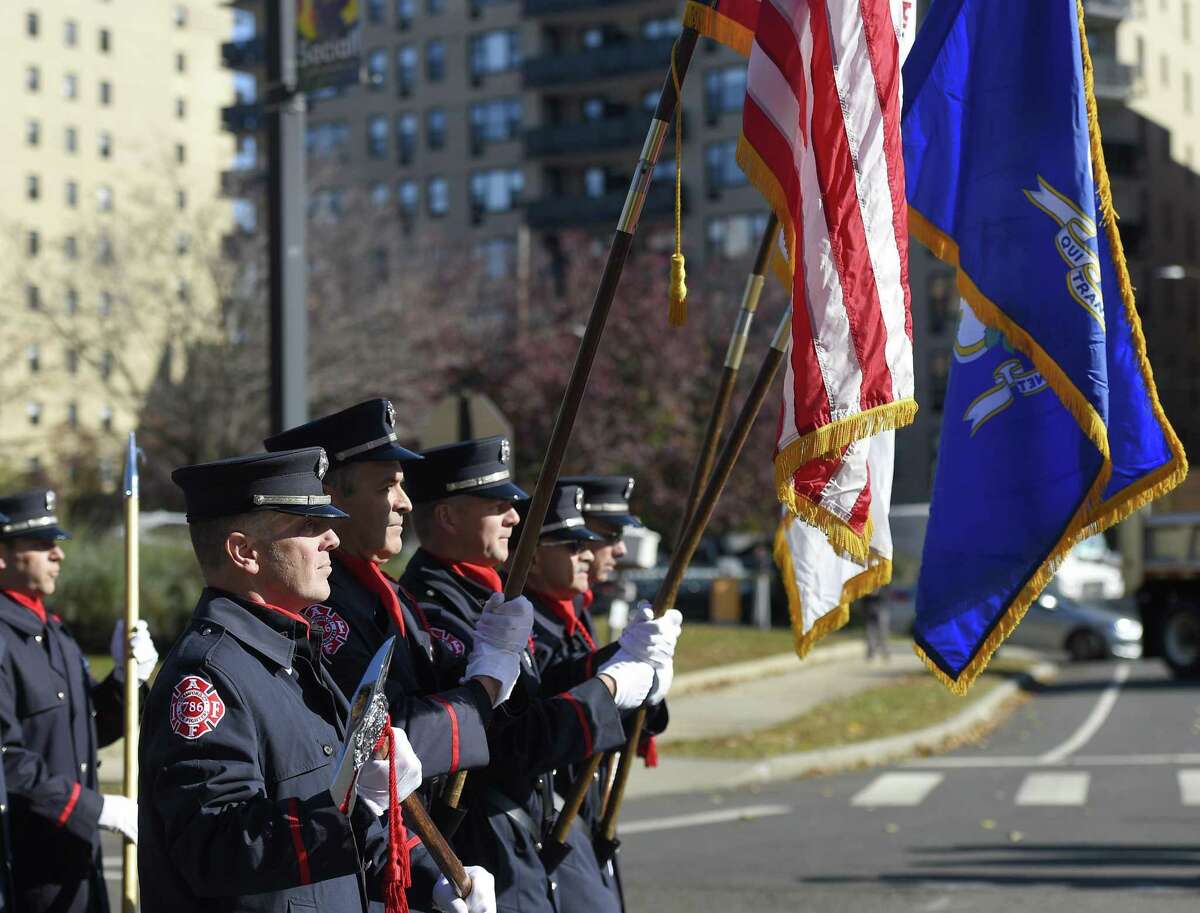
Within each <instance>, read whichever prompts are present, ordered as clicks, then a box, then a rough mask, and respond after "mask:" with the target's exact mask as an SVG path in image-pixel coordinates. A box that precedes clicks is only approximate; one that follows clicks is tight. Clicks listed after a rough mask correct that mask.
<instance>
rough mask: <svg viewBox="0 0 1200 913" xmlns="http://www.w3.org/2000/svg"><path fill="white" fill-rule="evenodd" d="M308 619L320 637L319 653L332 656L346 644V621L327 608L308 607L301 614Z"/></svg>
mask: <svg viewBox="0 0 1200 913" xmlns="http://www.w3.org/2000/svg"><path fill="white" fill-rule="evenodd" d="M301 614H302V615H303V616H304V617H305V618H307V619H308V621H309V624H311V625H312V626H313V627H314V628H316V629H317V633H319V634H320V635H321V652H322V653H324V654H325V655H326V656H333V655H334V654H335V653H337V651H338V650H340V649H342V646H343V645H344V644H345V643H346V638H347V637H349V636H350V625H348V624H346V619H344V618H342V616H341V615H339V614H338V613H337V612H335V611H334V610H333V609H331V608H329V607H328V606H323V605H314V606H309V607H308V608H307V609H305V610H304V611H303V612H302V613H301Z"/></svg>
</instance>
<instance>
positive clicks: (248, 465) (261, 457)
mask: <svg viewBox="0 0 1200 913" xmlns="http://www.w3.org/2000/svg"><path fill="white" fill-rule="evenodd" d="M328 468H329V458H328V457H326V456H325V451H324V450H322V449H321V448H320V447H305V448H304V449H302V450H284V451H281V452H279V453H254V454H251V455H250V456H239V457H231V458H230V459H227V460H217V461H216V462H213V463H197V464H196V465H195V466H184V467H182V468H180V469H176V470H175V471H174V472H173V473H171V480H172V481H173V482H174V483H175V484H176V485H178V486H179V487H180V488H182V489H183V496H184V499H185V500H186V502H187V518H188V522H189V523H197V522H199V521H201V520H212V519H215V518H216V517H232V516H236V515H237V514H247V513H252V512H255V511H262V510H273V511H278V512H279V513H285V514H300V515H302V516H306V517H327V518H329V519H331V520H334V519H337V518H339V517H346V516H349V515H348V514H346V513H343V512H342V511H340V510H338V509H337V508H336V507H334V506H333V505H332V504H331V503H329V502H330V501H331V500H332V499H331V498H330V497H329V495H327V494H325V491H324V489H323V488H322V487H321V479H322V478H324V476H325V471H326V470H327V469H328Z"/></svg>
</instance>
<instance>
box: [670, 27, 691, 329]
mask: <svg viewBox="0 0 1200 913" xmlns="http://www.w3.org/2000/svg"><path fill="white" fill-rule="evenodd" d="M678 46H679V42H678V41H677V42H675V44H673V45H671V82H673V83H674V84H675V253H673V254H671V290H670V292H669V293H668V300H669V301H670V310H669V311H668V312H667V323H668V324H669V325H671V326H673V327H681V326H683V325H684V324H685V323H687V283H686V281H685V280H686V278H687V269H686V267H685V265H684V261H683V94H682V92H683V90H682V87H681V86H680V84H679V69H678V66H677V65H676V62H675V49H676V48H677V47H678Z"/></svg>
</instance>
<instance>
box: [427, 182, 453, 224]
mask: <svg viewBox="0 0 1200 913" xmlns="http://www.w3.org/2000/svg"><path fill="white" fill-rule="evenodd" d="M425 198H426V200H427V201H428V203H429V214H430V215H431V216H444V215H445V214H446V213H447V212H449V211H450V186H449V185H448V184H447V183H446V179H445V178H443V177H434V178H430V179H429V189H428V190H427V191H426V194H425Z"/></svg>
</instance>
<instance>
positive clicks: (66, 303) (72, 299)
mask: <svg viewBox="0 0 1200 913" xmlns="http://www.w3.org/2000/svg"><path fill="white" fill-rule="evenodd" d="M63 309H64V310H65V311H66V312H67V316H69V317H73V316H74V315H76V314H78V313H79V292H77V291H76V290H75V288H74V287H73V286H72V287H70V288H68V289H67V294H66V295H65V297H64V299H63Z"/></svg>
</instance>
